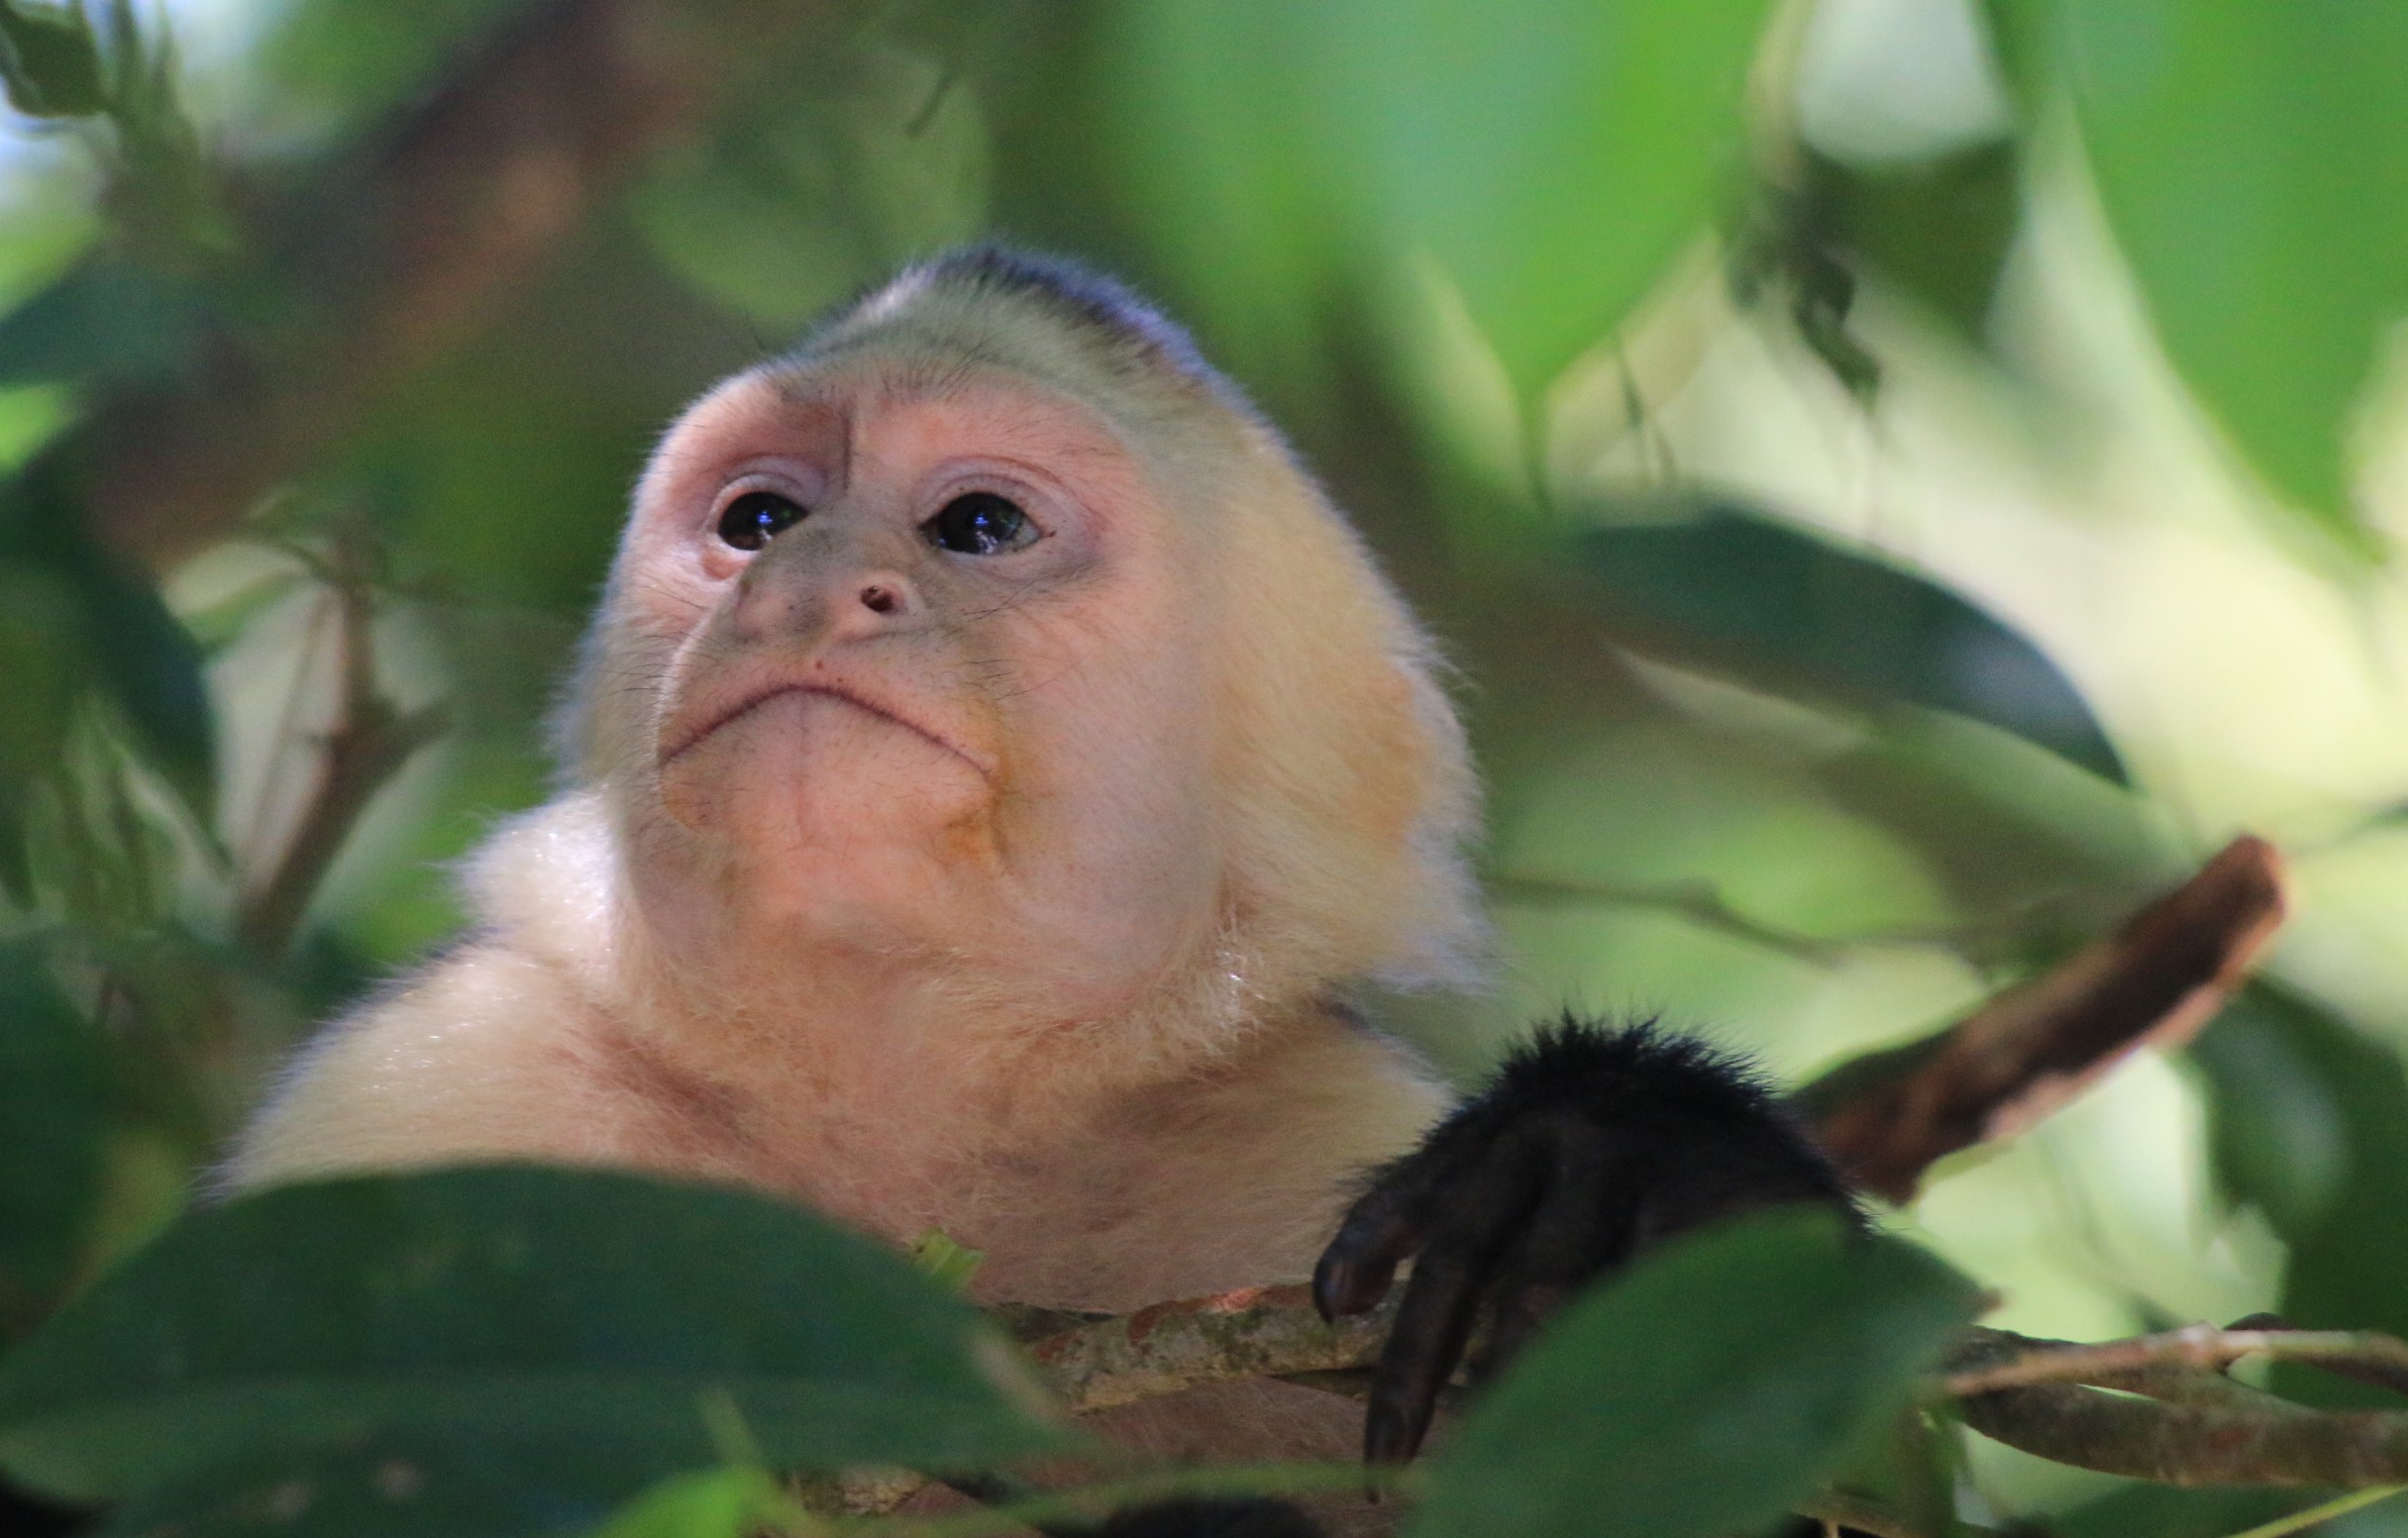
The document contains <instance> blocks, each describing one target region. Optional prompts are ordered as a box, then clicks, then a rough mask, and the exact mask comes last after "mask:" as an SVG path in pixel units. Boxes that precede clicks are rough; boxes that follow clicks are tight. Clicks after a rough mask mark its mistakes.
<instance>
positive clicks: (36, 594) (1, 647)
mask: <svg viewBox="0 0 2408 1538" xmlns="http://www.w3.org/2000/svg"><path fill="white" fill-rule="evenodd" d="M76 628H77V627H76V614H75V606H74V600H73V598H72V596H71V595H70V594H69V593H68V592H67V591H66V590H65V587H64V584H62V583H61V582H59V581H58V580H57V578H56V577H55V576H54V575H52V573H49V572H46V571H43V570H41V569H39V568H38V567H34V566H31V565H28V564H24V563H21V562H14V561H10V560H7V559H5V558H0V679H5V680H6V687H0V885H5V887H6V888H7V890H8V892H9V894H10V895H11V896H13V897H15V898H16V900H17V901H18V902H19V903H20V904H24V905H30V904H31V902H32V892H31V889H30V888H31V883H32V875H31V873H30V872H29V871H28V868H27V863H26V862H27V857H26V847H25V840H26V833H27V825H26V811H27V801H28V798H29V797H30V796H31V794H32V792H33V786H34V782H35V781H36V780H37V779H38V778H40V777H41V776H42V775H43V774H44V773H46V772H48V771H49V770H50V769H52V767H53V765H54V764H55V763H56V761H57V758H58V750H59V745H60V744H61V743H62V742H63V741H64V740H65V738H66V729H67V713H68V710H69V707H70V706H71V705H72V704H73V702H74V699H75V693H76V689H77V688H78V686H79V685H80V683H81V681H82V677H83V665H84V662H85V659H84V658H83V657H82V655H81V653H80V650H79V649H78V648H77V646H76V644H75V642H76Z"/></svg>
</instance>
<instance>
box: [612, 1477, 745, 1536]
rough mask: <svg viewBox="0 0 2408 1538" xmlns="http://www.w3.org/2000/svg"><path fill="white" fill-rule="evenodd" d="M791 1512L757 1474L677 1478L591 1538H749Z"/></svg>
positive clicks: (642, 1498) (636, 1502)
mask: <svg viewBox="0 0 2408 1538" xmlns="http://www.w3.org/2000/svg"><path fill="white" fill-rule="evenodd" d="M792 1508H793V1498H792V1497H791V1496H789V1495H787V1494H786V1492H785V1489H784V1488H782V1487H780V1486H779V1484H778V1482H777V1481H776V1480H773V1479H771V1478H770V1477H769V1475H767V1474H765V1473H763V1472H762V1471H761V1470H759V1469H747V1468H738V1469H710V1470H705V1471H703V1472H701V1473H698V1474H681V1475H679V1476H677V1477H676V1478H674V1479H671V1480H667V1481H664V1482H663V1483H662V1484H660V1485H658V1486H655V1487H653V1488H651V1489H648V1490H646V1491H645V1492H644V1493H643V1494H641V1495H639V1496H637V1497H636V1498H635V1499H633V1500H631V1501H629V1502H628V1503H627V1504H626V1505H625V1506H623V1507H621V1508H620V1509H619V1511H618V1512H617V1513H616V1514H614V1515H613V1516H612V1517H611V1519H610V1521H609V1523H608V1524H607V1525H605V1526H604V1527H603V1528H602V1529H601V1531H599V1532H597V1533H595V1534H594V1535H593V1538H749V1535H751V1534H754V1533H758V1532H761V1531H763V1530H764V1529H765V1528H770V1527H772V1526H773V1524H774V1523H775V1522H776V1521H777V1520H778V1519H779V1518H780V1517H782V1516H785V1515H786V1514H787V1513H789V1512H790V1511H791V1510H792Z"/></svg>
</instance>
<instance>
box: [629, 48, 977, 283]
mask: <svg viewBox="0 0 2408 1538" xmlns="http://www.w3.org/2000/svg"><path fill="white" fill-rule="evenodd" d="M837 56H838V60H839V61H840V63H841V67H838V68H835V69H832V70H827V71H825V72H824V78H819V79H813V80H807V81H803V82H798V83H799V84H800V85H801V86H802V88H801V89H795V90H790V91H785V92H781V93H778V94H776V95H773V96H772V97H771V98H770V99H769V100H767V101H764V102H760V103H757V104H755V106H754V107H753V108H752V109H751V110H749V111H745V112H740V113H734V114H731V115H730V116H729V117H728V118H727V120H726V121H725V122H723V123H722V124H721V125H720V126H719V129H718V132H717V133H716V134H715V135H714V136H712V138H711V139H710V140H709V141H708V142H706V143H702V144H697V145H694V146H692V147H690V148H688V149H686V150H685V151H683V152H682V153H680V154H672V155H669V156H667V157H665V158H664V159H663V160H662V161H661V162H660V163H659V165H658V166H657V167H656V168H655V169H654V171H653V173H652V174H651V175H650V176H649V177H647V178H646V180H645V181H644V183H643V184H642V185H641V186H640V187H639V188H638V189H637V190H636V192H635V194H634V196H633V197H632V198H631V200H630V202H629V210H630V212H631V213H632V214H633V216H634V222H635V225H636V228H637V229H638V230H639V231H640V232H641V233H642V234H643V236H644V237H645V239H646V240H647V241H648V242H649V243H650V244H651V246H652V249H653V251H654V253H655V254H656V255H658V256H660V257H661V259H662V260H663V261H664V262H665V263H666V264H667V265H668V266H669V268H670V269H671V270H672V271H674V272H675V273H677V274H678V275H679V276H680V277H681V278H682V279H683V280H684V281H685V282H686V283H687V284H688V285H690V286H691V287H692V288H693V289H694V291H695V292H697V293H699V294H701V295H703V296H704V297H706V298H709V299H711V300H713V301H715V302H717V303H719V304H721V305H724V306H726V307H727V308H729V309H731V310H733V311H735V312H736V313H737V314H739V315H742V316H744V317H746V318H748V319H750V320H753V321H757V322H760V323H762V324H764V325H768V326H775V327H778V328H781V329H784V328H789V327H793V326H797V325H800V324H801V323H802V322H804V321H807V320H809V319H810V318H811V317H812V316H813V315H815V314H817V313H819V312H820V311H822V310H824V309H826V308H827V307H828V306H830V305H832V304H834V303H836V302H837V301H839V300H841V299H843V298H844V297H845V295H846V293H847V292H848V291H849V290H853V289H858V288H859V287H861V286H862V285H863V284H865V283H869V282H872V281H875V280H877V279H879V278H881V277H884V276H885V275H886V274H887V273H888V272H889V271H890V269H891V268H892V267H893V266H894V265H895V264H896V263H897V262H899V261H902V260H904V259H906V258H908V257H911V256H923V255H926V254H927V253H929V252H931V251H935V250H937V249H939V248H942V247H946V246H951V245H954V244H957V243H959V242H961V241H964V240H967V239H969V238H970V237H971V236H973V235H975V234H976V233H977V232H978V230H979V227H980V224H981V222H982V219H983V216H984V214H985V211H986V191H987V148H988V147H987V134H986V127H985V125H984V124H983V123H982V122H981V121H980V117H979V112H978V106H977V98H976V94H975V92H974V91H973V90H972V88H971V87H970V86H969V85H968V84H967V83H966V82H964V81H961V80H959V79H956V78H954V72H953V71H951V70H950V69H949V68H948V66H947V65H945V64H943V63H942V62H940V61H938V60H936V59H934V58H928V57H923V56H921V55H919V54H917V53H912V52H908V51H903V50H901V49H895V48H888V47H882V46H874V45H863V46H857V47H853V48H850V49H847V50H845V51H842V52H841V53H840V54H838V55H837Z"/></svg>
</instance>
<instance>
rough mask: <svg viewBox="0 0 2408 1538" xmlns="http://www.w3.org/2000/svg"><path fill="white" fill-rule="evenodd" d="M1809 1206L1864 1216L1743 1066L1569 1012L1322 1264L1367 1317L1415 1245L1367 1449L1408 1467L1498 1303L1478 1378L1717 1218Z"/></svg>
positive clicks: (1339, 1302) (1393, 1171)
mask: <svg viewBox="0 0 2408 1538" xmlns="http://www.w3.org/2000/svg"><path fill="white" fill-rule="evenodd" d="M1799 1201H1805V1202H1817V1203H1821V1204H1824V1205H1828V1206H1832V1207H1835V1208H1837V1209H1838V1210H1839V1211H1841V1212H1842V1213H1844V1214H1845V1215H1846V1216H1847V1218H1848V1220H1849V1221H1850V1223H1851V1224H1861V1223H1862V1221H1863V1218H1862V1214H1861V1212H1860V1211H1859V1209H1858V1208H1857V1205H1856V1198H1855V1195H1854V1193H1853V1192H1852V1191H1850V1190H1849V1188H1848V1186H1847V1184H1846V1182H1845V1181H1844V1180H1843V1179H1840V1177H1839V1174H1838V1172H1837V1171H1836V1170H1835V1169H1833V1168H1832V1163H1831V1161H1830V1160H1829V1159H1827V1158H1825V1157H1824V1155H1823V1153H1822V1151H1821V1150H1820V1149H1819V1148H1817V1147H1816V1146H1815V1144H1814V1142H1813V1141H1812V1140H1811V1139H1810V1138H1809V1137H1808V1136H1807V1134H1806V1132H1805V1130H1804V1129H1803V1128H1802V1127H1800V1126H1799V1125H1798V1124H1797V1123H1796V1122H1794V1121H1793V1120H1791V1118H1790V1116H1789V1115H1788V1113H1787V1112H1786V1111H1785V1110H1783V1109H1782V1107H1781V1105H1780V1103H1779V1101H1777V1100H1776V1099H1775V1098H1774V1096H1773V1095H1772V1093H1771V1091H1770V1090H1769V1089H1768V1088H1767V1087H1766V1086H1765V1085H1764V1083H1763V1082H1762V1081H1761V1079H1759V1078H1758V1077H1757V1076H1756V1074H1755V1072H1754V1071H1753V1070H1752V1069H1751V1068H1750V1067H1749V1066H1748V1065H1746V1064H1745V1063H1743V1062H1741V1061H1740V1060H1738V1059H1736V1058H1733V1057H1731V1056H1729V1055H1727V1054H1725V1053H1722V1052H1719V1051H1717V1050H1716V1049H1714V1048H1713V1047H1711V1046H1709V1045H1707V1044H1706V1043H1704V1042H1702V1041H1699V1040H1698V1039H1696V1038H1695V1037H1689V1036H1682V1035H1678V1034H1675V1033H1672V1032H1667V1031H1663V1030H1660V1029H1658V1028H1657V1027H1656V1026H1655V1025H1654V1024H1653V1023H1652V1022H1648V1023H1644V1024H1639V1025H1632V1026H1627V1027H1623V1028H1621V1029H1614V1028H1609V1027H1607V1026H1604V1025H1601V1024H1598V1023H1595V1022H1588V1021H1581V1020H1577V1019H1574V1018H1573V1017H1571V1016H1570V1015H1566V1016H1565V1017H1564V1019H1563V1020H1562V1021H1561V1022H1560V1023H1559V1024H1557V1025H1556V1026H1554V1027H1553V1028H1551V1029H1545V1030H1541V1031H1540V1032H1539V1033H1538V1034H1537V1036H1536V1038H1535V1039H1534V1040H1533V1041H1532V1042H1531V1044H1530V1045H1529V1046H1527V1047H1524V1048H1522V1049H1520V1050H1519V1051H1518V1052H1516V1053H1515V1054H1514V1055H1513V1056H1512V1057H1511V1058H1509V1059H1508V1060H1507V1062H1506V1064H1505V1067H1504V1068H1503V1069H1502V1070H1500V1071H1499V1073H1498V1075H1497V1077H1495V1079H1493V1080H1492V1081H1491V1082H1490V1084H1489V1086H1488V1087H1487V1089H1485V1090H1484V1091H1483V1092H1482V1093H1480V1094H1479V1095H1478V1096H1476V1097H1474V1098H1473V1099H1472V1100H1470V1101H1468V1102H1467V1103H1465V1104H1464V1106H1463V1107H1462V1108H1461V1109H1459V1110H1457V1111H1456V1112H1455V1113H1454V1114H1453V1115H1452V1116H1449V1117H1448V1118H1447V1119H1446V1120H1445V1121H1443V1122H1441V1123H1439V1124H1438V1126H1437V1128H1436V1129H1435V1130H1434V1131H1432V1132H1431V1133H1430V1134H1429V1136H1428V1137H1427V1138H1426V1139H1425V1140H1424V1141H1423V1142H1422V1144H1421V1146H1420V1147H1419V1148H1418V1149H1416V1150H1415V1151H1413V1153H1411V1154H1408V1155H1407V1156H1406V1157H1405V1158H1403V1159H1400V1160H1398V1161H1397V1162H1396V1163H1394V1164H1392V1165H1390V1166H1388V1167H1387V1168H1385V1169H1383V1170H1381V1171H1379V1172H1378V1173H1377V1174H1376V1175H1375V1176H1374V1177H1373V1179H1372V1182H1371V1185H1370V1188H1369V1189H1368V1190H1366V1191H1365V1192H1364V1194H1363V1196H1362V1198H1361V1199H1360V1200H1358V1201H1357V1202H1356V1203H1355V1204H1354V1206H1353V1208H1352V1210H1350V1211H1349V1212H1348V1213H1347V1214H1346V1219H1345V1222H1344V1223H1343V1224H1342V1225H1341V1226H1340V1227H1339V1229H1338V1233H1337V1237H1336V1238H1335V1239H1333V1240H1331V1241H1330V1244H1329V1248H1328V1250H1327V1251H1326V1252H1324V1253H1323V1255H1322V1256H1321V1261H1320V1264H1319V1266H1318V1267H1316V1268H1315V1269H1314V1271H1313V1276H1312V1295H1313V1301H1314V1303H1315V1304H1316V1305H1318V1307H1319V1308H1320V1310H1321V1313H1322V1314H1323V1315H1324V1316H1325V1317H1330V1318H1334V1317H1336V1316H1337V1315H1339V1314H1345V1313H1361V1312H1363V1311H1365V1310H1367V1309H1370V1308H1371V1307H1373V1306H1375V1305H1376V1304H1377V1303H1378V1302H1379V1301H1380V1299H1381V1298H1383V1297H1385V1296H1386V1295H1387V1293H1388V1289H1389V1285H1390V1283H1391V1282H1393V1281H1394V1280H1395V1278H1396V1273H1397V1268H1398V1266H1399V1265H1401V1264H1402V1263H1403V1262H1404V1261H1405V1260H1406V1259H1408V1258H1409V1257H1414V1256H1417V1257H1418V1259H1416V1260H1415V1261H1414V1263H1413V1279H1412V1280H1411V1281H1410V1282H1407V1283H1406V1288H1405V1301H1404V1304H1403V1305H1402V1307H1401V1308H1400V1309H1399V1311H1398V1314H1397V1323H1396V1328H1395V1329H1394V1330H1393V1331H1392V1332H1391V1333H1390V1335H1389V1337H1388V1344H1387V1347H1386V1348H1385V1349H1384V1350H1383V1351H1382V1353H1381V1356H1380V1365H1379V1369H1378V1371H1377V1373H1376V1374H1375V1375H1374V1378H1373V1382H1372V1393H1371V1408H1370V1413H1369V1415H1368V1416H1367V1418H1366V1420H1365V1422H1364V1428H1363V1451H1364V1456H1365V1458H1366V1459H1368V1460H1369V1461H1371V1462H1374V1463H1402V1462H1404V1461H1406V1460H1408V1459H1410V1458H1412V1457H1413V1454H1414V1453H1415V1452H1416V1451H1418V1450H1419V1448H1420V1446H1421V1438H1422V1436H1423V1435H1424V1434H1425V1433H1426V1432H1427V1431H1428V1429H1429V1421H1430V1414H1431V1411H1432V1409H1433V1407H1434V1406H1435V1405H1436V1403H1437V1397H1438V1391H1439V1389H1440V1388H1442V1387H1444V1386H1445V1384H1446V1382H1447V1380H1448V1378H1449V1377H1450V1376H1451V1375H1452V1374H1453V1373H1454V1370H1455V1367H1456V1364H1457V1363H1459V1362H1460V1361H1461V1360H1462V1357H1463V1352H1464V1347H1465V1345H1466V1343H1467V1342H1468V1341H1469V1340H1470V1339H1471V1335H1472V1329H1473V1326H1474V1324H1475V1323H1476V1322H1477V1320H1478V1317H1479V1314H1480V1312H1481V1310H1482V1309H1483V1308H1484V1307H1486V1308H1488V1309H1489V1310H1491V1312H1492V1315H1493V1322H1492V1327H1491V1333H1490V1337H1489V1347H1488V1350H1487V1352H1486V1354H1485V1355H1484V1357H1483V1358H1482V1360H1481V1362H1480V1363H1479V1364H1478V1366H1477V1370H1476V1375H1475V1376H1480V1377H1485V1376H1487V1375H1488V1374H1490V1373H1492V1372H1494V1371H1495V1370H1496V1369H1497V1368H1498V1367H1499V1366H1501V1365H1502V1364H1503V1363H1504V1362H1505V1361H1506V1360H1508V1359H1509V1358H1511V1357H1512V1356H1513V1354H1514V1353H1515V1351H1516V1350H1518V1348H1519V1347H1520V1345H1521V1343H1522V1342H1523V1341H1524V1340H1526V1339H1527V1338H1528V1337H1529V1335H1530V1334H1531V1332H1532V1331H1534V1330H1535V1329H1536V1328H1537V1327H1538V1325H1539V1324H1540V1323H1541V1322H1542V1321H1543V1320H1544V1319H1545V1318H1546V1317H1547V1315H1549V1314H1551V1313H1553V1312H1554V1311H1555V1309H1556V1308H1557V1307H1559V1306H1561V1304H1562V1303H1563V1302H1564V1300H1565V1299H1566V1298H1567V1297H1569V1296H1570V1295H1571V1293H1572V1292H1573V1291H1574V1290H1575V1289H1576V1288H1578V1287H1579V1286H1580V1285H1581V1284H1582V1283H1583V1282H1588V1281H1589V1280H1590V1279H1591V1278H1593V1277H1596V1276H1597V1275H1599V1274H1600V1273H1602V1272H1606V1271H1610V1270H1613V1269H1615V1268H1617V1267H1620V1266H1623V1265H1625V1264H1627V1263H1628V1262H1629V1261H1630V1260H1631V1258H1632V1257H1633V1256H1635V1255H1636V1254H1638V1253H1639V1252H1640V1251H1641V1250H1643V1249H1645V1248H1647V1247H1648V1246H1650V1245H1653V1244H1656V1243H1659V1242H1661V1241H1662V1240H1664V1239H1667V1238H1670V1237H1671V1236H1673V1235H1675V1234H1678V1233H1681V1232H1683V1231H1684V1230H1687V1229H1691V1228H1695V1227H1697V1226H1699V1225H1700V1224H1703V1223H1708V1222H1712V1221H1714V1220H1715V1219H1717V1218H1722V1217H1728V1216H1733V1215H1736V1214H1738V1213H1741V1212H1745V1211H1748V1210H1751V1209H1753V1208H1757V1207H1765V1206H1772V1205H1776V1204H1779V1203H1784V1202H1799Z"/></svg>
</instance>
